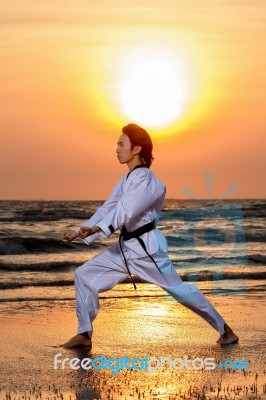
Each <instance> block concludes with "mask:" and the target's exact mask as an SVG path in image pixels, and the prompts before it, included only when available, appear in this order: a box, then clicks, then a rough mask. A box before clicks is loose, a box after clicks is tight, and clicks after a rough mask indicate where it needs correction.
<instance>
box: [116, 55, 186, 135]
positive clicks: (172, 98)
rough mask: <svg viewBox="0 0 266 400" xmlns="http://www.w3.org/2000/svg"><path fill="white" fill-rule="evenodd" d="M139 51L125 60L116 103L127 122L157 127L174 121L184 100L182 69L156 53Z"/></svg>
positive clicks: (180, 110)
mask: <svg viewBox="0 0 266 400" xmlns="http://www.w3.org/2000/svg"><path fill="white" fill-rule="evenodd" d="M142 53H143V51H139V53H138V54H134V56H132V57H131V59H130V60H128V63H127V67H126V68H125V71H126V73H125V74H124V77H123V79H122V82H121V84H120V92H119V101H120V103H121V106H122V108H123V111H124V112H125V114H126V115H127V117H129V118H130V119H132V120H134V121H136V122H137V123H140V124H144V125H145V126H150V127H160V126H163V125H166V124H168V123H169V122H171V121H173V120H174V119H176V118H178V117H179V116H180V115H181V114H182V112H183V111H184V106H185V102H186V100H187V91H186V80H185V69H184V66H182V64H181V63H180V62H177V61H176V60H175V59H174V57H171V56H170V55H169V54H165V53H164V52H160V51H158V50H157V51H154V50H153V51H151V50H149V51H145V54H142Z"/></svg>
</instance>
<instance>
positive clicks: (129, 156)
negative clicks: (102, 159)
mask: <svg viewBox="0 0 266 400" xmlns="http://www.w3.org/2000/svg"><path fill="white" fill-rule="evenodd" d="M137 147H138V146H135V147H133V148H131V142H130V139H129V137H128V136H127V135H125V134H124V133H123V134H122V135H121V136H119V138H118V141H117V149H116V154H117V158H118V160H119V162H120V164H125V163H128V162H130V161H131V160H133V159H134V156H135V155H136V154H137V153H138V151H137Z"/></svg>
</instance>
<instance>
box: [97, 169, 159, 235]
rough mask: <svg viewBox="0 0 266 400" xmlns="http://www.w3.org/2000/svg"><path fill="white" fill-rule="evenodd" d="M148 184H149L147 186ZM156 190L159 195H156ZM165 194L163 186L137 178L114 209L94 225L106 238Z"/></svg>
mask: <svg viewBox="0 0 266 400" xmlns="http://www.w3.org/2000/svg"><path fill="white" fill-rule="evenodd" d="M148 183H150V184H149V185H148ZM156 189H157V192H158V189H159V191H160V193H156ZM164 193H165V186H164V185H162V186H161V185H160V186H159V187H158V186H157V185H156V184H155V186H154V184H152V183H151V182H148V178H147V175H142V176H138V177H137V179H136V178H135V179H134V180H132V182H131V183H130V185H129V187H128V188H127V190H126V192H125V193H124V194H123V196H122V197H121V198H120V199H119V200H118V201H117V203H116V206H115V208H113V209H112V210H110V212H108V214H106V216H105V217H104V218H103V219H102V220H101V221H100V222H98V223H96V225H97V226H98V227H99V228H101V230H102V231H103V232H104V233H105V235H106V236H107V237H108V236H110V234H111V233H113V232H114V231H116V229H118V228H119V227H120V226H121V225H123V224H124V223H125V222H128V221H129V220H131V219H135V218H137V217H138V216H139V215H141V214H142V213H143V212H145V211H146V210H147V209H149V208H150V207H151V206H152V205H153V204H154V203H155V202H156V200H157V199H158V197H161V196H162V195H164Z"/></svg>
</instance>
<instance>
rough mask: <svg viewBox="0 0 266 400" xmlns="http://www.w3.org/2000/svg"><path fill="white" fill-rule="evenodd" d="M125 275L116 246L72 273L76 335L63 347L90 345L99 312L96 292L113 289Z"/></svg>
mask: <svg viewBox="0 0 266 400" xmlns="http://www.w3.org/2000/svg"><path fill="white" fill-rule="evenodd" d="M127 276H128V272H127V269H126V267H125V263H124V260H123V258H122V255H121V252H120V248H119V245H118V244H116V245H115V246H113V247H111V248H110V249H108V250H106V251H104V252H103V253H101V254H98V255H97V256H95V257H93V258H92V259H91V260H89V261H87V262H86V263H85V264H83V265H82V266H81V267H79V268H77V269H76V271H75V290H76V313H77V317H78V334H77V335H76V336H74V337H73V338H71V339H70V340H69V341H68V342H67V343H65V344H63V345H62V346H63V347H67V348H68V347H74V346H77V345H85V346H86V345H87V346H90V345H91V336H92V332H93V327H92V322H93V320H94V319H95V317H96V316H97V314H98V312H99V308H100V305H99V298H98V293H100V292H105V291H107V290H110V289H112V288H113V287H114V286H115V285H116V284H117V283H119V282H122V281H123V280H124V279H126V277H127Z"/></svg>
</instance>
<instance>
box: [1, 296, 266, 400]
mask: <svg viewBox="0 0 266 400" xmlns="http://www.w3.org/2000/svg"><path fill="white" fill-rule="evenodd" d="M208 298H209V299H210V300H211V301H212V303H213V304H214V305H215V306H216V307H217V309H218V311H219V312H220V313H221V314H222V315H223V317H224V318H225V320H226V321H227V322H228V323H229V324H230V325H232V327H233V328H234V330H235V331H236V333H237V334H238V335H239V337H240V342H239V343H238V344H237V345H230V346H226V347H222V348H221V347H219V346H218V345H217V344H216V340H217V338H218V336H219V335H218V333H217V332H216V331H214V330H213V329H212V328H211V326H209V325H208V324H207V323H206V322H205V321H203V320H202V319H200V318H199V317H197V316H196V315H195V314H193V313H192V312H190V311H189V310H187V309H186V308H184V307H183V306H181V305H180V304H177V303H176V302H174V301H170V298H167V297H165V296H164V295H163V292H160V289H158V294H157V296H156V297H145V296H142V297H134V298H130V297H126V298H111V297H110V298H108V299H102V300H101V311H100V314H99V316H98V317H97V319H96V320H95V323H94V337H93V348H92V351H91V352H89V353H88V352H86V351H85V350H82V349H79V350H66V349H62V348H57V347H56V346H57V345H58V344H60V343H63V342H64V341H66V340H67V339H69V338H70V337H71V336H72V335H73V334H75V333H76V329H77V320H76V315H75V308H74V305H75V303H74V301H73V300H69V301H56V302H53V301H30V302H25V301H24V302H10V303H1V317H0V318H1V355H2V357H1V366H0V375H1V391H0V399H1V400H4V399H17V400H18V399H19V398H20V399H22V398H24V399H37V398H41V399H57V398H60V399H72V400H73V399H157V398H165V399H179V398H188V399H189V398H207V399H208V398H210V399H211V398H213V399H216V398H219V399H227V398H230V399H231V398H232V399H244V398H246V399H265V398H266V374H265V360H264V349H265V347H264V346H265V336H266V335H265V318H266V315H265V299H264V295H263V293H262V294H256V295H254V294H253V295H246V296H237V297H236V296H219V297H218V296H208ZM57 353H61V356H60V357H61V359H63V358H66V357H68V358H71V359H72V358H74V357H75V358H78V359H79V360H82V359H84V358H90V359H95V358H96V357H101V356H104V357H105V358H106V359H109V358H111V357H115V358H123V357H125V356H126V357H127V358H128V359H134V358H136V357H139V358H142V359H144V358H145V356H147V357H149V358H151V357H156V358H158V359H160V357H168V358H169V359H171V360H174V359H176V358H182V359H184V357H185V356H187V357H188V359H189V360H193V359H195V358H202V359H205V358H206V357H208V358H214V359H215V363H216V364H218V363H219V362H224V361H226V360H228V359H231V360H233V361H236V360H246V361H248V363H249V365H248V369H249V371H248V370H246V369H244V368H241V370H235V371H233V370H232V369H230V368H229V369H228V368H226V369H225V368H222V367H218V366H217V365H216V368H214V369H212V370H206V369H205V367H204V368H202V369H201V370H199V369H198V370H196V369H193V368H192V369H190V370H189V369H186V368H180V369H178V370H176V369H174V368H172V369H171V368H170V364H169V363H168V364H167V363H166V364H164V368H163V369H160V368H159V367H158V369H156V370H153V371H147V370H136V369H134V370H129V369H128V370H127V369H126V368H123V369H121V370H120V371H118V372H117V373H116V374H114V371H112V370H110V369H106V370H105V369H101V370H95V369H90V370H85V369H82V368H80V369H79V370H73V369H71V368H70V366H69V364H66V368H65V369H62V368H60V366H59V367H58V369H55V368H54V358H55V356H56V354H57ZM155 364H156V363H155ZM155 364H154V365H155ZM113 365H114V364H113ZM136 365H137V364H136ZM154 368H155V367H154Z"/></svg>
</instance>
